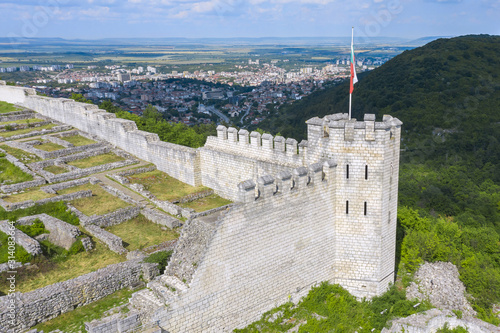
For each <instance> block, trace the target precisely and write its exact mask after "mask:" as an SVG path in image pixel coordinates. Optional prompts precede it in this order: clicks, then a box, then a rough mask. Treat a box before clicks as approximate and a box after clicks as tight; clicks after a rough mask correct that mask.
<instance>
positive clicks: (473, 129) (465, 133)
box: [260, 35, 500, 327]
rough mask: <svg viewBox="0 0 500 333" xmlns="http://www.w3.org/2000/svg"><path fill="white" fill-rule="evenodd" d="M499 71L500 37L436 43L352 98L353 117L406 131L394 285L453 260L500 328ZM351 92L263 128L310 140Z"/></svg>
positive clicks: (283, 114)
mask: <svg viewBox="0 0 500 333" xmlns="http://www.w3.org/2000/svg"><path fill="white" fill-rule="evenodd" d="M499 64H500V37H498V36H485V35H481V36H463V37H457V38H452V39H439V40H436V41H433V42H431V43H429V44H427V45H425V46H423V47H420V48H417V49H414V50H411V51H406V52H404V53H402V54H401V55H399V56H397V57H395V58H394V59H392V60H390V61H388V62H387V63H386V64H384V65H383V66H381V67H380V68H378V69H376V70H374V71H371V72H369V73H363V74H362V75H359V79H360V80H359V83H358V84H356V86H355V89H354V95H353V102H354V105H353V115H354V116H355V117H356V118H358V119H362V115H363V113H375V114H377V117H378V119H380V118H381V117H382V115H383V114H390V115H392V116H395V117H398V118H399V119H401V120H402V121H403V123H404V125H403V134H402V140H403V141H402V148H403V150H402V152H401V165H400V180H399V208H398V232H397V247H396V250H397V255H396V263H397V264H396V268H397V276H398V279H397V281H396V284H397V285H398V284H399V283H401V282H402V283H403V284H405V281H406V280H407V279H409V275H407V273H412V272H414V271H415V270H416V269H417V268H418V266H419V265H421V264H422V263H423V262H424V261H427V262H435V261H445V262H452V263H453V264H455V265H456V266H457V267H458V270H459V273H460V280H461V281H462V282H463V283H464V284H465V286H466V288H467V293H468V294H469V295H471V298H470V301H471V302H472V306H473V308H474V310H475V311H477V313H478V317H479V318H480V319H483V320H486V321H488V322H490V323H493V324H495V325H499V324H500V319H499V317H498V316H497V315H496V314H494V313H493V312H492V308H491V307H492V305H493V304H500V143H499V141H500V110H499V109H500V78H499V74H500V66H499ZM348 91H349V82H344V83H343V84H340V85H338V86H335V87H333V88H330V89H328V90H325V91H321V92H317V93H314V94H312V95H310V96H309V97H307V98H304V99H303V100H301V101H299V102H297V103H294V104H293V105H290V106H287V107H285V108H283V109H281V110H280V114H279V115H277V116H276V117H275V118H274V119H269V120H267V121H266V122H263V123H261V124H260V127H261V128H263V129H264V130H267V131H269V132H274V133H276V132H281V134H282V135H284V136H291V137H295V138H297V139H305V135H306V126H305V123H304V122H305V120H307V119H309V118H311V117H314V116H319V117H322V116H324V115H327V114H331V113H335V112H347V111H348V98H349V95H348ZM388 294H389V293H386V294H385V295H388ZM385 295H384V296H385ZM391 306H392V305H391ZM391 309H392V307H391ZM334 310H335V311H332V313H339V312H340V311H338V310H336V309H334ZM342 311H344V310H342ZM317 313H319V312H317ZM380 313H381V314H382V313H383V312H380ZM332 322H334V321H332ZM308 323H309V320H308ZM362 326H363V327H368V326H365V325H362Z"/></svg>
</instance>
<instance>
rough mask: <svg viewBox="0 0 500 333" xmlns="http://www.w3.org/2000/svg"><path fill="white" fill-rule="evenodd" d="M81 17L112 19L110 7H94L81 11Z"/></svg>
mask: <svg viewBox="0 0 500 333" xmlns="http://www.w3.org/2000/svg"><path fill="white" fill-rule="evenodd" d="M79 13H80V14H81V15H84V16H89V17H93V18H105V17H110V11H109V7H101V6H100V7H94V8H89V9H82V10H80V11H79Z"/></svg>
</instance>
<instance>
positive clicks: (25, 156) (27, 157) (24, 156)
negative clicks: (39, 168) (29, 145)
mask: <svg viewBox="0 0 500 333" xmlns="http://www.w3.org/2000/svg"><path fill="white" fill-rule="evenodd" d="M0 148H2V149H3V150H5V151H6V152H7V153H8V154H10V155H12V156H14V157H15V158H17V159H18V160H20V161H23V162H24V163H33V162H38V161H41V160H42V158H40V157H38V156H37V155H35V154H31V153H29V152H27V151H24V150H22V149H17V148H12V147H10V146H7V145H1V146H0Z"/></svg>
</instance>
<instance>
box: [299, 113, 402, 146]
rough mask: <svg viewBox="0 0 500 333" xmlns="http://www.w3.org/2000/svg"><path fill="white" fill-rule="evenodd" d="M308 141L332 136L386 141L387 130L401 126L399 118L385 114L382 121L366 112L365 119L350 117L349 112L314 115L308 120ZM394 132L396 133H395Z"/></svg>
mask: <svg viewBox="0 0 500 333" xmlns="http://www.w3.org/2000/svg"><path fill="white" fill-rule="evenodd" d="M306 123H307V133H308V141H312V142H316V141H318V140H319V139H325V138H331V139H330V140H336V141H347V142H353V141H360V140H363V141H379V142H381V141H384V140H385V135H386V134H387V132H389V134H390V132H392V131H393V130H394V129H396V128H400V127H401V125H402V124H403V123H402V122H401V121H400V120H399V119H397V118H393V117H392V116H389V115H384V117H383V119H382V121H381V122H376V121H375V115H374V114H370V113H367V114H365V116H364V118H363V121H357V120H356V119H349V116H348V114H347V113H336V114H332V115H328V116H325V117H323V118H318V117H314V118H311V119H309V120H308V121H306ZM393 134H394V133H393Z"/></svg>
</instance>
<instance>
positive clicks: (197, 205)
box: [179, 194, 232, 212]
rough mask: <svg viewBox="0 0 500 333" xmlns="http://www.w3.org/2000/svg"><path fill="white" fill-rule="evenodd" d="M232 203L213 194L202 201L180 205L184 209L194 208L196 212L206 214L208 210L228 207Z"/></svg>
mask: <svg viewBox="0 0 500 333" xmlns="http://www.w3.org/2000/svg"><path fill="white" fill-rule="evenodd" d="M230 203H232V201H230V200H226V199H224V198H221V197H219V196H218V195H217V194H212V195H209V196H207V197H204V198H201V199H197V200H194V201H191V202H187V203H183V204H179V206H181V207H184V208H192V209H194V210H195V211H196V212H204V211H206V210H210V209H213V208H217V207H221V206H224V205H228V204H230Z"/></svg>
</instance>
